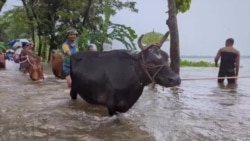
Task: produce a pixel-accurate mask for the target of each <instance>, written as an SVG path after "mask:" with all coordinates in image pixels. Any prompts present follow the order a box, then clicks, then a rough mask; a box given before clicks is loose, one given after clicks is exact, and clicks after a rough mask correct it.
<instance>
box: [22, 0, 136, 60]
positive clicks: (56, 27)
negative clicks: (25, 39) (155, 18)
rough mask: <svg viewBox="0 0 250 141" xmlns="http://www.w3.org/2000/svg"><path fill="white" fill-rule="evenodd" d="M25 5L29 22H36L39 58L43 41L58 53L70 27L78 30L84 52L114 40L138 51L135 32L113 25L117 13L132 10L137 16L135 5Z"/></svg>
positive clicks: (104, 1) (26, 0)
mask: <svg viewBox="0 0 250 141" xmlns="http://www.w3.org/2000/svg"><path fill="white" fill-rule="evenodd" d="M22 2H23V5H24V7H25V9H26V13H27V15H29V16H28V17H29V20H30V21H35V26H36V27H35V28H36V34H37V36H38V39H39V49H38V54H39V55H40V54H41V52H42V50H44V49H42V43H41V40H43V41H48V42H49V46H48V47H49V50H50V51H51V50H52V49H56V48H58V47H60V45H61V44H62V42H63V41H64V40H65V36H66V31H67V29H69V27H71V28H75V29H77V30H78V32H79V34H80V36H79V38H80V39H79V41H80V42H81V44H80V49H84V48H85V47H86V45H87V44H89V43H96V44H97V45H98V46H99V49H100V48H101V45H102V43H103V42H106V41H111V40H113V39H116V40H118V41H121V42H122V43H124V44H125V46H126V47H128V48H133V47H135V46H134V45H133V40H134V39H135V38H136V34H135V32H134V30H132V29H131V28H130V27H126V26H125V25H119V24H115V23H111V21H110V16H113V15H115V14H116V11H117V10H120V9H123V8H129V9H131V10H132V11H135V12H136V9H135V8H134V6H135V2H121V1H119V0H74V1H68V0H22ZM31 26H32V24H30V27H31ZM33 26H34V24H33ZM82 37H84V38H82ZM43 48H44V46H43ZM50 51H49V52H50ZM48 58H50V57H48Z"/></svg>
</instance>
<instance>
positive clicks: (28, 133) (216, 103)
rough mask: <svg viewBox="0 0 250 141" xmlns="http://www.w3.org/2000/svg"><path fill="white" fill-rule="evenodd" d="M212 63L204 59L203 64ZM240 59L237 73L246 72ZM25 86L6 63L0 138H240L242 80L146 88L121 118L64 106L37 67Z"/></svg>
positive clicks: (64, 94)
mask: <svg viewBox="0 0 250 141" xmlns="http://www.w3.org/2000/svg"><path fill="white" fill-rule="evenodd" d="M211 60H212V59H211ZM249 61H250V59H242V60H241V62H242V66H243V67H242V68H241V69H240V76H249V75H250V64H249ZM45 68H46V70H45V74H46V76H47V77H46V79H45V80H44V81H40V82H32V81H31V80H29V77H28V76H26V75H23V74H21V73H20V72H19V71H18V64H15V63H13V62H8V61H7V69H5V70H0V141H37V140H38V141H248V140H250V130H249V129H250V94H249V90H250V78H240V79H239V80H238V85H234V86H229V85H227V84H225V85H218V84H217V83H216V80H189V81H188V80H186V81H182V84H181V86H179V87H178V88H175V89H170V88H165V89H164V90H162V88H161V87H157V89H156V90H152V89H151V88H150V87H146V88H145V89H144V92H143V94H142V96H141V97H140V99H139V100H138V101H137V103H136V104H135V105H134V106H133V107H132V108H131V109H130V110H129V111H128V112H127V113H125V114H120V115H119V116H114V117H109V116H108V114H107V110H106V108H104V107H101V106H94V105H90V104H87V103H86V102H84V101H83V100H82V99H80V98H79V99H78V100H77V101H71V100H70V97H69V90H68V89H67V88H66V82H65V81H64V80H58V79H56V78H54V77H53V75H52V73H51V69H50V67H49V66H47V67H45ZM217 72H218V68H190V67H185V68H181V77H182V78H183V79H185V78H205V77H215V76H216V75H217Z"/></svg>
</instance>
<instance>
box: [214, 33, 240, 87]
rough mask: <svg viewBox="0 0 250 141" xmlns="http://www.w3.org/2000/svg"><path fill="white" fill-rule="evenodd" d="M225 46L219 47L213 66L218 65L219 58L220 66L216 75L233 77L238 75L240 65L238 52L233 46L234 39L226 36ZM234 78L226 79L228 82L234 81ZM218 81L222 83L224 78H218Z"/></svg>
mask: <svg viewBox="0 0 250 141" xmlns="http://www.w3.org/2000/svg"><path fill="white" fill-rule="evenodd" d="M225 44H226V46H225V47H223V48H220V49H219V50H218V52H217V55H216V57H215V59H214V62H215V66H216V67H217V66H218V61H219V59H220V67H219V73H218V77H233V76H238V74H239V66H240V52H239V51H238V50H237V49H235V48H234V47H233V44H234V39H233V38H228V39H227V40H226V43H225ZM236 80H237V79H236V78H228V79H227V81H228V83H230V84H234V83H236ZM217 81H218V83H223V82H224V78H221V79H218V80H217Z"/></svg>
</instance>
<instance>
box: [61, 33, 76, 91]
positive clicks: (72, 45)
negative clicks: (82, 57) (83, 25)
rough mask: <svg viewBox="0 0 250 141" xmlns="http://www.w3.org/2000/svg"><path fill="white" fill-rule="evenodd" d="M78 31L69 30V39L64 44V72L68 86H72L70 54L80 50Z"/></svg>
mask: <svg viewBox="0 0 250 141" xmlns="http://www.w3.org/2000/svg"><path fill="white" fill-rule="evenodd" d="M77 34H78V33H77V31H76V30H75V29H71V30H69V31H68V32H67V40H66V41H65V42H64V43H63V45H62V52H63V66H62V67H63V72H64V73H65V75H66V81H67V84H68V88H70V87H71V77H70V56H71V55H72V54H74V53H76V52H78V46H77V44H76V42H75V41H76V37H77Z"/></svg>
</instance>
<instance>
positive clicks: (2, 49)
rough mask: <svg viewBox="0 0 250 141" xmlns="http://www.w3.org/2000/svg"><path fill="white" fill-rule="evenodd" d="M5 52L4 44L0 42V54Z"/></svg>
mask: <svg viewBox="0 0 250 141" xmlns="http://www.w3.org/2000/svg"><path fill="white" fill-rule="evenodd" d="M6 50H7V47H6V44H5V43H4V42H0V52H5V51H6Z"/></svg>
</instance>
